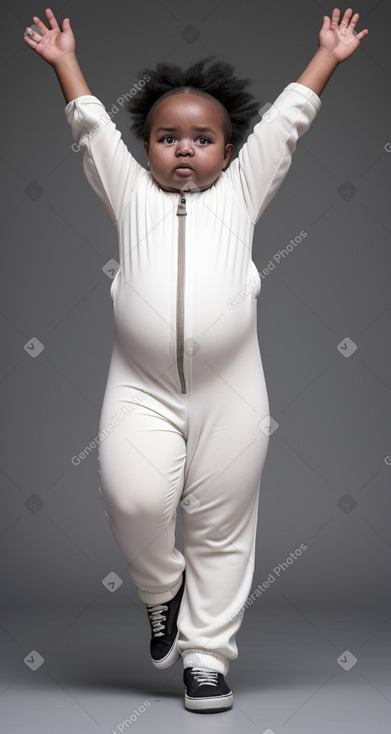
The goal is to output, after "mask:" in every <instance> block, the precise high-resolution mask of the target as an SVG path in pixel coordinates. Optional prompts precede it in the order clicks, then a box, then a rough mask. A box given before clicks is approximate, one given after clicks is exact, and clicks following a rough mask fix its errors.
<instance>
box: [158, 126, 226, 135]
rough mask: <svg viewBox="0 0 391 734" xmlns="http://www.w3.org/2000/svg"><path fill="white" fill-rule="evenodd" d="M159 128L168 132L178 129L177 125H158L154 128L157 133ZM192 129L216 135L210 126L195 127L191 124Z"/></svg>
mask: <svg viewBox="0 0 391 734" xmlns="http://www.w3.org/2000/svg"><path fill="white" fill-rule="evenodd" d="M160 130H168V132H176V130H178V128H177V127H158V128H157V129H156V132H157V133H158V132H159V131H160ZM192 130H197V131H198V132H202V133H203V132H209V133H213V135H216V133H215V131H214V130H212V128H211V127H199V126H198V127H197V126H196V125H193V127H192Z"/></svg>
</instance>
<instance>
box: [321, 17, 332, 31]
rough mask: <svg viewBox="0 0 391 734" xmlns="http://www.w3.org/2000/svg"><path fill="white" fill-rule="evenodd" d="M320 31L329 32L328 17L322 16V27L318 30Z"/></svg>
mask: <svg viewBox="0 0 391 734" xmlns="http://www.w3.org/2000/svg"><path fill="white" fill-rule="evenodd" d="M320 30H321V31H329V30H330V18H329V16H328V15H324V16H323V25H322V27H321V29H320Z"/></svg>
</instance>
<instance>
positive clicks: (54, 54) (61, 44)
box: [24, 8, 76, 64]
mask: <svg viewBox="0 0 391 734" xmlns="http://www.w3.org/2000/svg"><path fill="white" fill-rule="evenodd" d="M46 15H47V17H48V21H49V23H50V25H51V29H50V30H49V29H48V28H47V27H46V26H45V24H44V23H42V21H41V20H40V19H39V18H38V17H37V16H33V20H34V21H35V25H36V26H37V27H38V28H39V29H40V30H41V31H42V33H43V35H40V34H39V33H37V32H36V31H31V29H30V27H27V30H28V31H29V35H30V36H31V38H32V39H33V40H30V39H29V38H27V36H25V37H24V40H25V41H26V43H27V44H28V45H29V46H30V47H31V48H33V49H34V51H36V53H37V54H39V55H40V56H42V58H43V59H44V60H45V61H47V62H48V63H49V64H54V63H55V62H56V61H58V59H60V58H61V56H64V54H67V53H71V52H72V51H74V50H75V46H76V43H75V37H74V35H73V32H72V30H71V26H70V23H69V19H68V18H66V19H65V20H64V22H63V30H62V31H61V30H60V28H59V25H58V23H57V20H56V18H55V16H54V14H53V13H52V11H51V10H50V8H48V9H47V10H46Z"/></svg>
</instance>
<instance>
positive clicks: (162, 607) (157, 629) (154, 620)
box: [147, 604, 168, 637]
mask: <svg viewBox="0 0 391 734" xmlns="http://www.w3.org/2000/svg"><path fill="white" fill-rule="evenodd" d="M167 609H168V606H167V605H166V604H155V605H154V606H150V605H148V604H147V611H148V616H149V619H150V622H151V626H152V635H153V637H161V636H162V635H164V632H165V630H164V624H163V620H164V619H166V617H165V616H164V614H163V612H165V611H167Z"/></svg>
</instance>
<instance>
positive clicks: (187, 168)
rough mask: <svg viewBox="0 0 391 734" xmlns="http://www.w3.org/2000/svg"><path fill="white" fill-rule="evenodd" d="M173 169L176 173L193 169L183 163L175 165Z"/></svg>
mask: <svg viewBox="0 0 391 734" xmlns="http://www.w3.org/2000/svg"><path fill="white" fill-rule="evenodd" d="M175 171H177V173H188V172H189V171H193V169H192V167H191V166H185V165H183V166H176V168H175Z"/></svg>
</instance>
